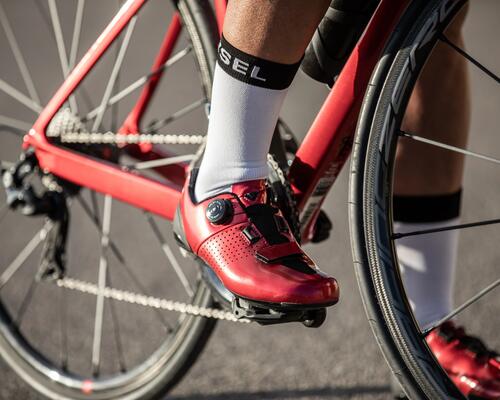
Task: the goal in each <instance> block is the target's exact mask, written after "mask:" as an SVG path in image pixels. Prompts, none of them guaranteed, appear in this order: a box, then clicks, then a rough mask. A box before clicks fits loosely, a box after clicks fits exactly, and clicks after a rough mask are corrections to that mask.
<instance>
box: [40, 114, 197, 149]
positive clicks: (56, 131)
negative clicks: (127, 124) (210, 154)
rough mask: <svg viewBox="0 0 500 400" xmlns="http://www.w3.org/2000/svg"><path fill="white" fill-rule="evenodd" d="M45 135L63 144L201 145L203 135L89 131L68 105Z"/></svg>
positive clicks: (51, 123) (55, 117) (56, 117)
mask: <svg viewBox="0 0 500 400" xmlns="http://www.w3.org/2000/svg"><path fill="white" fill-rule="evenodd" d="M47 137H49V138H53V139H58V140H59V141H60V142H61V143H65V144H85V145H88V144H115V145H120V144H188V145H201V144H203V142H204V140H205V136H204V135H182V134H161V133H154V134H121V133H113V132H99V133H97V132H93V133H91V132H89V131H88V130H87V128H86V126H85V124H84V123H83V122H82V120H81V119H80V118H78V116H76V115H75V114H73V113H72V111H71V110H70V108H69V107H63V108H62V109H61V110H60V111H59V112H58V113H57V114H56V115H55V116H54V118H52V121H51V122H50V124H49V126H48V128H47Z"/></svg>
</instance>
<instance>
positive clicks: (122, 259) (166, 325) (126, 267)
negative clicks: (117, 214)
mask: <svg viewBox="0 0 500 400" xmlns="http://www.w3.org/2000/svg"><path fill="white" fill-rule="evenodd" d="M91 193H94V192H93V191H92V192H91ZM94 194H95V193H94ZM94 197H95V196H94ZM94 197H93V198H94ZM78 202H79V204H80V205H81V207H82V209H83V210H84V212H85V214H86V215H87V217H88V218H89V219H90V220H91V221H92V222H93V225H94V226H95V227H96V229H98V230H99V228H100V222H99V217H98V215H97V214H95V213H92V211H91V210H90V208H89V206H88V205H87V203H86V202H85V201H84V200H83V198H82V197H81V196H80V195H78ZM94 210H97V202H95V206H94ZM99 233H100V232H99ZM109 248H110V249H111V252H112V254H113V255H114V256H115V257H116V259H117V260H118V262H119V263H120V265H121V266H122V267H123V268H124V270H125V272H126V273H127V275H128V277H129V279H130V280H131V281H132V283H133V284H134V285H135V286H136V288H137V289H138V290H139V292H140V293H141V294H144V295H146V293H147V290H146V288H145V287H144V285H143V284H142V283H141V281H140V280H139V278H138V277H137V276H136V275H135V274H134V272H133V271H132V268H131V267H130V266H129V265H128V264H127V263H126V261H125V257H124V256H123V254H122V253H121V251H120V249H119V248H118V247H117V246H116V244H115V243H114V241H113V240H112V239H110V240H109ZM153 311H154V312H155V313H156V315H157V317H158V319H159V321H160V322H161V324H162V325H163V327H164V328H165V331H166V332H167V333H171V332H173V329H172V327H171V326H170V324H169V323H168V322H167V321H166V320H165V318H164V316H163V315H162V313H161V312H160V310H158V309H153Z"/></svg>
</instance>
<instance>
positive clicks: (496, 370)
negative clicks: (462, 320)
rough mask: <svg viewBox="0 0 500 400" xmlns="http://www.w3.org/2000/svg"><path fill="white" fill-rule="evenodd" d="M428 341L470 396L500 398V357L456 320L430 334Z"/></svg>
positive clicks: (448, 371) (437, 356)
mask: <svg viewBox="0 0 500 400" xmlns="http://www.w3.org/2000/svg"><path fill="white" fill-rule="evenodd" d="M427 343H428V344H429V347H430V348H431V350H432V351H433V352H434V355H435V356H436V358H437V359H438V361H439V363H440V364H441V366H442V367H443V368H444V370H445V371H446V372H447V373H448V375H449V376H450V378H451V379H452V380H453V382H454V383H455V385H456V386H457V387H458V388H459V389H460V390H461V391H462V393H463V394H464V395H465V396H468V397H469V399H489V400H492V399H497V400H498V399H500V358H499V356H498V354H496V353H495V352H493V351H490V350H488V349H487V348H486V346H485V345H484V344H483V343H482V342H481V341H480V340H479V339H477V338H475V337H472V336H468V335H467V334H466V333H465V331H464V329H463V328H461V327H456V326H455V324H454V323H453V322H446V323H444V324H443V325H441V326H439V327H438V328H436V329H434V330H433V331H432V332H431V333H430V334H429V335H428V336H427Z"/></svg>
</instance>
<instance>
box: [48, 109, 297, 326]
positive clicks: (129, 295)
mask: <svg viewBox="0 0 500 400" xmlns="http://www.w3.org/2000/svg"><path fill="white" fill-rule="evenodd" d="M47 136H48V137H51V138H57V139H58V140H60V142H61V143H67V144H85V145H88V144H114V145H120V144H143V143H144V144H184V145H186V144H190V145H201V144H203V143H204V141H205V136H204V135H182V134H181V135H174V134H128V135H127V134H119V133H113V132H106V133H90V132H88V131H87V130H86V129H85V126H84V124H83V123H82V122H81V120H80V119H79V118H78V117H76V116H75V115H74V114H72V113H71V111H70V110H69V108H63V109H62V110H61V111H59V113H58V114H56V116H55V117H54V118H53V120H52V122H51V124H50V125H49V128H48V129H47ZM269 161H270V162H271V163H272V166H273V168H274V169H275V170H276V171H277V173H278V175H279V178H280V180H281V181H282V183H284V182H286V178H285V175H284V173H283V171H282V170H281V168H280V167H279V165H278V163H277V162H276V161H275V160H274V159H273V158H272V157H270V160H269ZM293 208H294V210H295V211H296V207H293ZM293 218H294V219H295V220H297V221H298V214H297V215H293ZM294 228H296V226H294ZM296 234H297V233H296ZM56 284H57V286H58V287H61V288H65V289H68V290H76V291H78V292H81V293H85V294H90V295H94V296H98V295H100V294H102V296H104V297H105V298H107V299H113V300H117V301H123V302H126V303H129V304H136V305H141V306H145V307H152V308H157V309H162V310H166V311H174V312H179V313H182V314H188V315H192V316H196V317H204V318H214V319H218V320H224V321H231V322H240V323H250V322H251V321H250V320H248V319H246V318H240V319H238V318H236V317H235V316H234V314H233V313H232V312H230V311H224V310H220V309H216V308H208V307H200V306H195V305H193V304H189V303H182V302H178V301H173V300H167V299H162V298H158V297H153V296H147V295H143V294H140V293H134V292H130V291H126V290H121V289H116V288H112V287H108V286H106V287H105V288H103V289H101V288H99V286H98V285H96V284H94V283H91V282H86V281H83V280H79V279H75V278H68V277H64V278H61V279H58V280H57V281H56Z"/></svg>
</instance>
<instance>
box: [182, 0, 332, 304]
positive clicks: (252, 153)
mask: <svg viewBox="0 0 500 400" xmlns="http://www.w3.org/2000/svg"><path fill="white" fill-rule="evenodd" d="M328 4H329V0H314V1H308V2H305V1H303V0H274V1H269V0H238V1H231V2H229V4H228V9H227V14H226V19H225V21H224V29H223V37H222V39H221V42H220V45H219V51H218V60H217V65H216V69H215V77H214V84H213V89H212V102H211V110H210V119H209V126H208V136H207V143H206V148H205V151H204V154H203V156H202V159H201V163H200V164H199V167H197V166H196V167H194V168H193V170H192V172H191V175H190V178H189V182H188V185H187V186H186V188H185V190H184V192H183V195H182V197H181V202H180V207H179V210H178V214H177V216H176V221H177V222H176V226H177V228H176V235H177V238H178V239H179V240H180V241H181V242H182V243H183V245H184V246H185V247H187V248H188V249H189V250H190V251H192V252H193V253H195V254H196V255H197V256H198V257H200V258H201V259H202V260H203V261H204V262H205V263H206V264H207V265H208V266H210V267H211V268H212V269H213V271H214V272H215V273H216V275H217V276H218V278H219V279H220V280H221V281H222V283H223V284H224V286H226V288H227V289H229V290H230V291H231V292H233V293H234V294H235V295H236V296H237V297H240V298H245V299H249V300H253V301H258V302H260V303H273V304H282V305H284V304H286V305H301V306H303V305H308V306H312V307H316V306H326V305H330V304H334V303H335V302H336V301H337V300H338V286H337V282H336V281H335V279H333V278H331V277H328V276H326V275H325V274H323V273H321V272H320V271H319V269H317V267H316V265H315V264H314V262H313V261H312V260H311V259H310V258H309V257H308V256H307V255H306V254H305V253H304V252H303V251H302V249H301V248H300V247H299V245H298V244H297V242H296V240H295V239H294V237H293V234H292V231H291V229H290V227H289V226H288V224H287V222H286V220H285V219H284V217H283V215H282V214H281V211H280V210H278V209H277V208H276V206H275V205H274V204H272V203H271V202H270V199H268V196H267V191H266V182H265V179H266V177H267V174H268V171H267V153H268V151H269V147H270V143H271V139H272V135H273V132H274V128H275V125H276V122H277V119H278V114H279V112H280V109H281V106H282V103H283V100H284V98H285V96H286V93H287V90H288V87H289V85H290V83H291V82H292V80H293V78H294V76H295V73H296V71H297V69H298V67H299V64H300V60H301V58H302V55H303V53H304V50H305V48H306V46H307V44H308V42H309V41H310V39H311V37H312V35H313V33H314V30H315V29H316V27H317V25H318V23H319V21H320V20H321V18H322V16H323V15H324V13H325V11H326V9H327V7H328Z"/></svg>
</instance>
